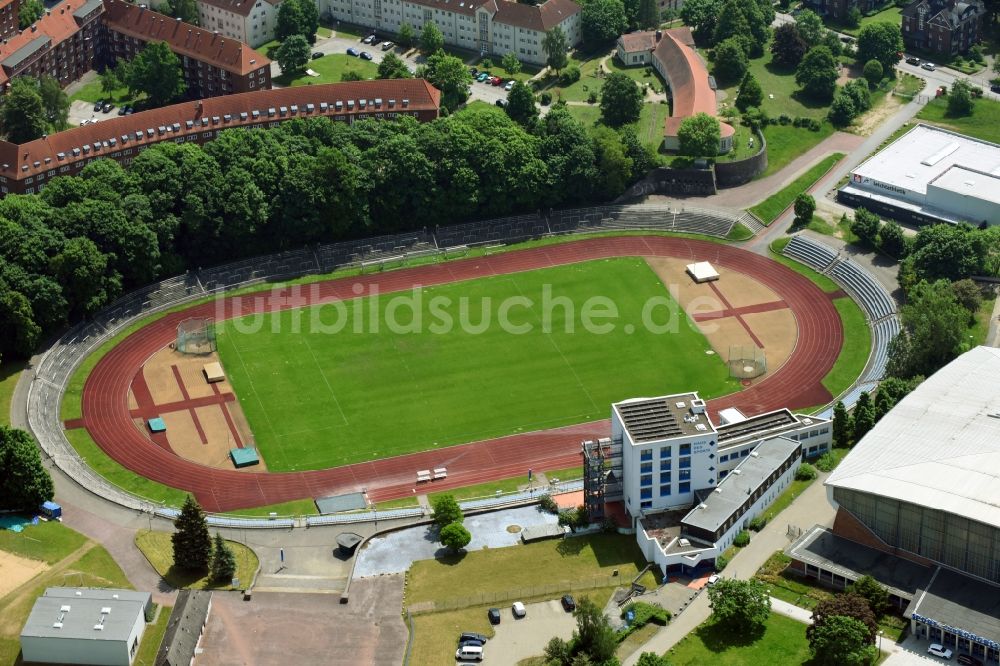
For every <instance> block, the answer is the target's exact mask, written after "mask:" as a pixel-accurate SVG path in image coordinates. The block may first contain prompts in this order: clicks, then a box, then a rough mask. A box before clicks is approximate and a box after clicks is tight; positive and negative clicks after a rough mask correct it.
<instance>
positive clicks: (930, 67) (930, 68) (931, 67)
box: [920, 62, 935, 72]
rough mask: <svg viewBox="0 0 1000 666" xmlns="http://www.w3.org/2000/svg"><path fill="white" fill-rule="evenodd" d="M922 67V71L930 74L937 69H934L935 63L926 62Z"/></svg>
mask: <svg viewBox="0 0 1000 666" xmlns="http://www.w3.org/2000/svg"><path fill="white" fill-rule="evenodd" d="M920 67H921V68H922V69H926V70H927V71H928V72H933V71H934V69H935V68H934V63H932V62H925V63H924V64H922V65H920Z"/></svg>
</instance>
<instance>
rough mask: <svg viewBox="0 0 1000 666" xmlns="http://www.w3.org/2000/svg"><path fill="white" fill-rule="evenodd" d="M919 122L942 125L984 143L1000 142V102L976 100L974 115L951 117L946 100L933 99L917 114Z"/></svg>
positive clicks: (973, 109)
mask: <svg viewBox="0 0 1000 666" xmlns="http://www.w3.org/2000/svg"><path fill="white" fill-rule="evenodd" d="M917 120H922V121H924V122H926V123H929V124H931V125H940V126H942V127H946V128H948V129H951V130H954V131H956V132H961V133H962V134H968V135H969V136H973V137H975V138H977V139H982V140H983V141H992V142H994V143H997V142H1000V102H994V101H993V100H990V99H977V100H975V102H974V104H973V108H972V115H970V116H962V117H958V118H955V117H951V116H949V115H948V103H947V101H946V100H945V99H944V98H937V99H932V100H931V101H929V102H928V103H927V105H926V106H924V108H923V109H921V110H920V113H918V114H917Z"/></svg>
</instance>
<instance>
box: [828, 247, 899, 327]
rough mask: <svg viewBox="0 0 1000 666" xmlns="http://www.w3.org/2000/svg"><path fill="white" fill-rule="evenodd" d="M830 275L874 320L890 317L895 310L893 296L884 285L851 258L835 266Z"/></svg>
mask: <svg viewBox="0 0 1000 666" xmlns="http://www.w3.org/2000/svg"><path fill="white" fill-rule="evenodd" d="M830 275H832V276H833V277H834V278H836V279H837V281H838V282H839V283H840V284H841V285H842V286H843V287H844V288H845V289H847V290H848V291H849V292H851V294H852V295H853V296H854V297H855V298H856V299H857V300H858V302H859V304H860V305H861V307H862V308H863V309H864V310H865V312H866V313H867V314H868V316H869V318H871V319H872V320H878V319H882V318H883V317H888V316H889V315H891V314H892V313H893V312H895V309H896V308H895V306H894V305H893V302H892V298H891V297H890V296H889V294H888V293H887V292H886V291H885V289H883V288H882V285H880V284H879V283H877V282H876V281H875V279H874V278H872V276H871V275H869V274H868V273H867V272H866V271H864V270H862V269H861V268H860V267H858V265H857V264H855V263H854V262H853V261H851V260H850V259H845V260H843V261H841V262H840V263H838V264H837V265H836V266H834V267H833V269H832V270H831V271H830Z"/></svg>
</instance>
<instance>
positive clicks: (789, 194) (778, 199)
mask: <svg viewBox="0 0 1000 666" xmlns="http://www.w3.org/2000/svg"><path fill="white" fill-rule="evenodd" d="M843 156H844V154H843V153H834V154H832V155H828V156H827V157H824V158H823V159H822V160H820V161H819V162H818V163H817V164H814V165H813V166H812V167H811V168H810V169H809V170H808V171H806V172H805V173H803V174H802V175H801V176H799V177H798V178H796V179H795V180H793V181H792V182H791V183H789V184H788V185H786V186H785V187H783V188H782V189H780V190H778V191H777V192H775V193H774V194H772V195H771V196H769V197H768V198H767V199H764V200H763V201H761V202H760V203H759V204H757V205H756V206H754V207H752V208H751V209H750V212H751V213H753V214H754V215H756V216H757V217H759V218H760V220H761V222H763V223H764V224H771V223H772V222H774V221H775V220H776V219H778V217H779V216H780V215H781V213H782V212H783V211H784V210H785V209H786V208H788V207H789V206H790V205H792V203H793V202H794V201H795V197H797V196H798V195H799V194H801V193H802V192H805V191H807V190H808V189H809V188H810V187H812V186H813V184H814V183H815V182H816V181H817V180H819V179H820V178H821V177H822V176H823V174H825V173H826V172H827V171H829V170H830V169H831V168H832V167H833V165H834V164H836V163H837V162H839V161H840V159H841V158H842V157H843Z"/></svg>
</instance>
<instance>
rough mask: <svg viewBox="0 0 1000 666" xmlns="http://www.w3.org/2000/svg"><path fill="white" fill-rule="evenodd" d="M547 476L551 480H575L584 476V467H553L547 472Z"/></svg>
mask: <svg viewBox="0 0 1000 666" xmlns="http://www.w3.org/2000/svg"><path fill="white" fill-rule="evenodd" d="M545 478H546V479H548V480H549V481H550V482H551V481H552V479H559V480H560V481H574V480H576V479H582V478H583V467H567V468H566V469H553V470H547V471H546V472H545Z"/></svg>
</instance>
